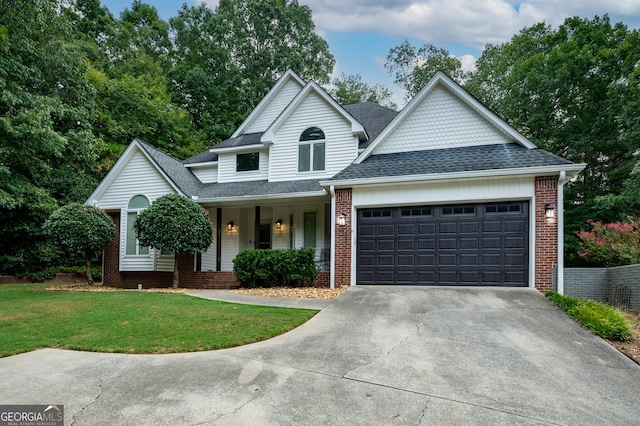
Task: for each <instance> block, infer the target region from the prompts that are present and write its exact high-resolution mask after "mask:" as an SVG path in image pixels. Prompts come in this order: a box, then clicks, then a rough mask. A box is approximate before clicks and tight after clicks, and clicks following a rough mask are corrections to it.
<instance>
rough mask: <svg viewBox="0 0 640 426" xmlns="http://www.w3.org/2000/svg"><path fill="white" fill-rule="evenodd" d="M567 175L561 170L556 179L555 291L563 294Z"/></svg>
mask: <svg viewBox="0 0 640 426" xmlns="http://www.w3.org/2000/svg"><path fill="white" fill-rule="evenodd" d="M568 181H569V179H567V173H566V172H565V171H564V170H562V171H561V172H560V177H559V178H558V268H557V271H558V274H557V275H558V276H557V284H558V285H557V289H556V290H557V291H558V293H559V294H564V185H565V183H567V182H568Z"/></svg>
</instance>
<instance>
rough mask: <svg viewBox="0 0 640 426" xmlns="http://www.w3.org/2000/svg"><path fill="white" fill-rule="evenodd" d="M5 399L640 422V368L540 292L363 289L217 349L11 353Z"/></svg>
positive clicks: (300, 419) (463, 419)
mask: <svg viewBox="0 0 640 426" xmlns="http://www.w3.org/2000/svg"><path fill="white" fill-rule="evenodd" d="M0 376H1V377H2V380H0V403H1V404H63V405H64V408H65V416H66V423H65V424H67V425H103V424H118V425H152V424H153V425H156V424H161V425H164V424H166V425H176V424H179V425H201V424H204V425H299V424H308V425H327V424H331V425H394V424H407V425H439V424H465V425H466V424H478V425H487V424H492V425H493V424H503V425H512V424H530V425H540V424H554V425H555V424H565V425H575V424H580V425H604V424H607V425H609V424H611V425H613V424H615V425H635V424H638V419H640V403H639V402H638V401H639V399H638V396H639V395H640V367H639V366H638V365H637V364H635V363H634V362H633V361H631V360H629V359H628V358H627V357H625V356H624V355H622V354H621V353H619V352H618V351H617V350H615V349H614V348H612V347H611V346H610V345H608V344H607V343H606V342H604V341H603V340H602V339H600V338H597V337H595V336H594V335H592V334H591V333H589V332H587V331H586V330H584V329H583V328H581V327H580V326H579V325H578V324H576V323H575V322H574V321H573V320H571V319H569V318H568V317H567V316H566V315H565V314H564V313H562V312H560V311H559V310H558V309H556V308H555V307H554V306H553V305H552V304H551V303H549V302H548V301H547V300H546V299H545V298H544V297H543V296H542V295H541V294H540V293H538V292H537V291H536V290H531V289H458V288H456V289H453V288H429V287H426V288H424V287H402V288H400V287H395V288H394V287H353V288H350V289H349V290H347V291H346V292H345V293H344V294H343V295H342V296H341V297H340V298H339V299H337V300H335V301H333V302H331V303H330V304H329V305H328V306H326V307H325V308H324V309H322V311H321V312H320V313H318V314H317V315H316V316H315V317H314V318H312V319H311V320H310V321H308V322H307V323H305V324H304V325H302V326H300V327H298V328H297V329H295V330H292V331H290V332H289V333H285V334H283V335H281V336H278V337H276V338H274V339H270V340H267V341H264V342H260V343H256V344H252V345H247V346H242V347H237V348H231V349H225V350H220V351H212V352H200V353H188V354H171V355H122V354H102V353H83V352H73V351H61V350H53V349H45V350H39V351H34V352H30V353H27V354H22V355H18V356H13V357H8V358H3V359H0Z"/></svg>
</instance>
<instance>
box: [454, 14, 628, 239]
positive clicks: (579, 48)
mask: <svg viewBox="0 0 640 426" xmlns="http://www.w3.org/2000/svg"><path fill="white" fill-rule="evenodd" d="M638 61H640V37H639V35H638V32H637V31H629V30H628V29H627V28H626V27H625V26H624V25H622V24H616V25H612V24H611V23H610V21H609V18H608V17H607V16H605V17H603V18H599V17H597V16H596V17H595V18H594V19H592V20H589V19H580V18H569V19H567V20H565V22H564V23H563V24H562V25H560V27H559V28H558V29H552V28H551V27H550V26H546V25H544V24H537V25H535V26H533V27H530V28H525V29H524V30H522V31H521V32H520V33H519V34H517V35H516V36H514V37H513V38H512V39H511V41H510V42H508V43H505V44H502V45H499V46H488V47H487V48H486V49H485V51H484V53H483V54H482V56H481V57H480V59H479V60H478V62H477V72H476V73H475V74H474V75H473V77H472V78H471V79H470V81H469V82H468V83H467V84H466V86H465V87H466V88H467V89H468V90H469V91H471V92H472V93H474V94H475V95H476V96H477V97H479V98H480V99H481V100H483V101H484V102H485V103H486V104H487V105H488V106H490V107H491V108H492V109H494V110H495V111H497V112H498V113H499V114H500V115H502V116H503V117H505V118H506V119H507V120H508V121H509V122H510V123H511V124H512V125H514V126H515V127H516V128H517V129H518V130H519V131H520V132H522V133H523V134H524V135H525V136H527V137H528V138H530V139H531V140H532V141H533V142H534V143H536V144H537V145H538V146H540V147H543V148H546V149H548V150H550V151H552V152H554V153H555V154H558V155H561V156H564V157H566V158H568V159H570V160H572V161H575V162H584V163H587V167H586V169H585V170H584V172H583V173H582V174H581V176H580V178H579V179H578V180H577V181H576V182H573V183H571V184H569V185H568V186H567V190H566V197H565V198H566V201H567V205H566V207H567V215H566V219H567V220H566V223H567V232H566V235H567V236H568V240H567V251H568V252H575V251H576V248H577V240H576V238H575V232H574V231H575V230H576V229H579V228H582V227H584V226H586V220H587V219H602V220H610V219H613V218H607V217H602V215H603V214H604V213H605V212H604V211H601V210H597V209H595V208H594V201H595V199H596V198H597V197H599V196H603V195H606V194H617V193H619V192H620V191H621V189H622V188H623V182H624V181H625V179H626V178H627V177H628V176H629V173H630V171H631V169H632V167H633V160H632V157H633V153H634V152H635V150H636V149H637V147H638V138H637V136H638V132H639V131H640V128H639V127H638V119H637V113H638V106H637V105H638V103H639V102H638V101H639V100H640V98H639V97H638V90H637V88H636V84H635V83H636V82H637V80H636V75H637V72H638V71H637V70H636V64H637V63H638Z"/></svg>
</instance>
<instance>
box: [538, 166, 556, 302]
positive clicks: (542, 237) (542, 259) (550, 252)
mask: <svg viewBox="0 0 640 426" xmlns="http://www.w3.org/2000/svg"><path fill="white" fill-rule="evenodd" d="M535 195H536V205H535V209H534V212H533V214H534V215H535V223H536V242H535V258H536V264H535V271H536V272H535V286H536V288H537V289H538V290H540V291H541V292H546V291H549V290H551V289H552V285H553V268H555V267H556V266H557V265H558V220H557V210H558V206H556V204H557V202H558V177H557V176H538V177H536V180H535ZM547 204H553V205H554V206H555V208H556V217H554V218H553V219H546V218H545V208H544V207H545V205H547Z"/></svg>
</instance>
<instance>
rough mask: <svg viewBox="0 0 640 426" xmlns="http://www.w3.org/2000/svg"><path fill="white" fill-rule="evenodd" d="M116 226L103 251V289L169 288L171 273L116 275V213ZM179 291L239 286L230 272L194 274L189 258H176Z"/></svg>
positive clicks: (116, 220)
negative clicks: (140, 285)
mask: <svg viewBox="0 0 640 426" xmlns="http://www.w3.org/2000/svg"><path fill="white" fill-rule="evenodd" d="M109 216H111V219H112V220H113V222H114V223H115V225H116V235H115V237H114V238H113V240H111V242H110V243H109V245H108V246H107V248H106V249H105V251H104V267H103V271H102V282H103V284H104V285H107V286H110V287H119V288H138V285H139V284H142V287H143V288H151V287H154V288H163V287H171V285H172V284H173V273H172V272H156V271H146V272H145V271H139V272H120V270H119V269H120V268H119V261H120V253H119V251H120V248H119V246H120V213H110V214H109ZM178 268H179V271H180V287H183V288H201V289H228V288H238V287H240V283H239V282H238V281H237V280H236V278H235V276H234V275H233V272H195V271H194V259H193V255H192V254H181V255H178Z"/></svg>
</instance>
